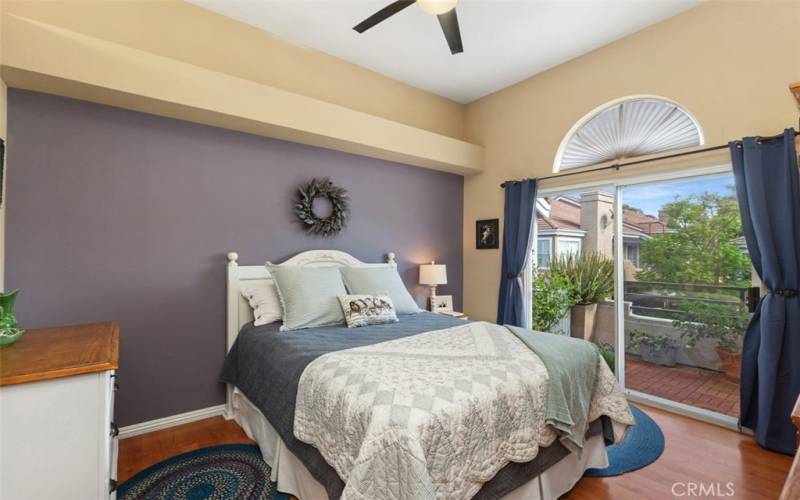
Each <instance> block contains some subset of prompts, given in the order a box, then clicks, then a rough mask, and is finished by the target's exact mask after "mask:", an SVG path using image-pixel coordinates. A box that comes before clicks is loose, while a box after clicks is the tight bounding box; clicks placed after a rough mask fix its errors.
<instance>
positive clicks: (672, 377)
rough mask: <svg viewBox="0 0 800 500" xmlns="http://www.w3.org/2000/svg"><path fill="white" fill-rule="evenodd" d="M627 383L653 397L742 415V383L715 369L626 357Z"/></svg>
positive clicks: (727, 413) (736, 415)
mask: <svg viewBox="0 0 800 500" xmlns="http://www.w3.org/2000/svg"><path fill="white" fill-rule="evenodd" d="M625 385H626V386H627V387H628V388H629V389H633V390H636V391H639V392H644V393H646V394H651V395H653V396H659V397H662V398H666V399H671V400H673V401H677V402H679V403H685V404H688V405H692V406H697V407H699V408H705V409H707V410H711V411H715V412H718V413H723V414H725V415H730V416H732V417H736V418H738V417H739V384H738V383H737V382H734V381H733V380H730V379H728V378H727V377H725V375H723V374H722V373H719V372H715V371H712V370H706V369H703V368H692V367H689V366H682V365H678V366H675V367H668V366H659V365H654V364H652V363H645V362H644V361H641V360H639V359H637V358H635V357H631V356H626V359H625Z"/></svg>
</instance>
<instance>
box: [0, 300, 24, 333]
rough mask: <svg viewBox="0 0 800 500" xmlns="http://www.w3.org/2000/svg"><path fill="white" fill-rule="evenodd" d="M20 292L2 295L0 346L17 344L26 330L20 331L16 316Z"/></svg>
mask: <svg viewBox="0 0 800 500" xmlns="http://www.w3.org/2000/svg"><path fill="white" fill-rule="evenodd" d="M18 293H19V290H14V291H13V292H8V293H0V346H6V345H11V344H13V343H14V342H16V341H17V340H18V339H19V338H20V337H21V336H22V334H23V333H25V330H20V329H19V328H18V324H17V317H16V316H14V304H15V303H16V302H17V294H18Z"/></svg>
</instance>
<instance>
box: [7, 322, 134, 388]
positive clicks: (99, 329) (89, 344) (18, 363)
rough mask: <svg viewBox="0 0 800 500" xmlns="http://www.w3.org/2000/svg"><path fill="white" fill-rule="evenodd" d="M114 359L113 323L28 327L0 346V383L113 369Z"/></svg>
mask: <svg viewBox="0 0 800 500" xmlns="http://www.w3.org/2000/svg"><path fill="white" fill-rule="evenodd" d="M118 361H119V325H118V324H117V323H92V324H89V325H75V326H63V327H57V328H42V329H38V330H28V331H27V332H25V334H24V335H22V337H20V339H19V340H17V342H15V343H14V344H12V345H10V346H7V347H0V386H4V385H13V384H23V383H26V382H37V381H40V380H49V379H53V378H59V377H69V376H72V375H81V374H84V373H93V372H102V371H106V370H116V369H117V367H118Z"/></svg>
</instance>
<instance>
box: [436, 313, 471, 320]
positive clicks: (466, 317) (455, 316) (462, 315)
mask: <svg viewBox="0 0 800 500" xmlns="http://www.w3.org/2000/svg"><path fill="white" fill-rule="evenodd" d="M434 314H441V315H442V316H450V317H451V318H457V319H463V320H465V321H466V320H468V319H469V316H467V315H466V314H464V313H462V312H457V311H440V312H434Z"/></svg>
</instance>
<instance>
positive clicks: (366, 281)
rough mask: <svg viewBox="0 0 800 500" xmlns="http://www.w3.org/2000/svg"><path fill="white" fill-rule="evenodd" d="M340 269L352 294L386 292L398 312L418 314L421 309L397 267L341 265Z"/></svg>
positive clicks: (380, 293) (378, 293) (379, 293)
mask: <svg viewBox="0 0 800 500" xmlns="http://www.w3.org/2000/svg"><path fill="white" fill-rule="evenodd" d="M339 270H340V271H341V273H342V278H344V283H345V285H347V291H348V292H350V293H351V294H358V295H383V294H386V295H388V296H389V297H390V298H391V299H392V302H393V303H394V307H395V311H397V314H416V313H418V312H420V311H421V310H420V308H419V306H417V303H416V302H414V299H413V298H412V297H411V294H410V293H408V290H407V289H406V285H405V283H403V280H402V279H400V274H398V272H397V268H396V267H394V266H388V265H387V266H385V267H341V268H339Z"/></svg>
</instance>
